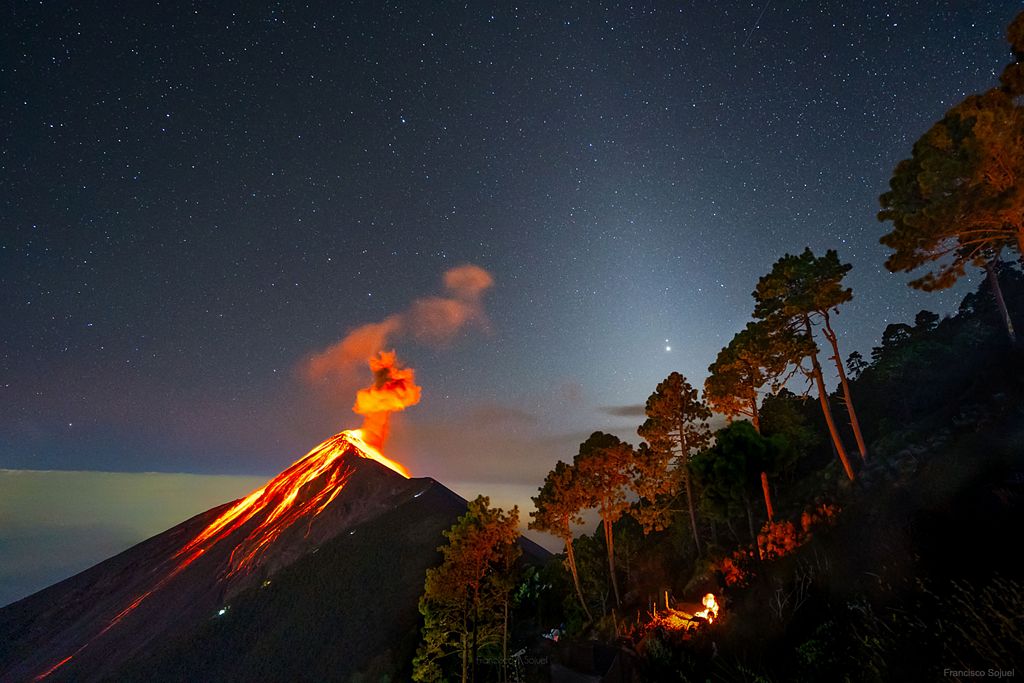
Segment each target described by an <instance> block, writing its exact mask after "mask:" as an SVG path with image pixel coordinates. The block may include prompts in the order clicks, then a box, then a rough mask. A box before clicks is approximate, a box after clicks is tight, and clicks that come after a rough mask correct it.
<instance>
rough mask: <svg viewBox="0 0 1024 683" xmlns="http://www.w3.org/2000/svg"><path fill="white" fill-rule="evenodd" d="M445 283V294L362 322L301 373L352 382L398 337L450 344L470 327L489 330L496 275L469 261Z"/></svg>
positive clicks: (317, 379)
mask: <svg viewBox="0 0 1024 683" xmlns="http://www.w3.org/2000/svg"><path fill="white" fill-rule="evenodd" d="M443 282H444V289H445V291H444V293H443V294H441V295H435V296H427V297H421V298H419V299H416V300H415V301H413V302H412V304H411V305H410V306H409V308H408V309H406V310H405V311H402V312H400V313H395V314H393V315H390V316H388V317H387V318H384V319H383V320H381V321H378V322H373V323H367V324H366V325H361V326H359V327H357V328H355V329H354V330H352V331H351V332H349V333H348V334H347V335H345V337H344V338H343V339H341V340H340V341H338V342H336V343H334V344H332V345H331V346H329V347H327V348H326V349H324V350H323V351H320V352H319V353H315V354H313V355H312V356H310V357H309V358H307V359H306V360H305V361H304V362H303V363H302V366H301V369H300V370H301V374H302V375H303V377H304V378H305V379H306V380H307V381H309V382H311V383H314V384H316V383H321V382H324V381H325V380H328V379H331V378H338V379H342V380H343V381H346V382H352V381H354V379H355V377H356V376H357V375H356V373H357V371H358V369H359V368H360V367H361V366H362V365H363V363H366V362H367V360H368V359H370V358H372V357H374V356H375V355H376V354H377V353H378V352H380V351H383V350H385V349H386V348H387V347H388V346H389V345H390V344H393V343H394V342H395V341H396V340H400V339H412V340H414V341H416V342H418V343H421V344H424V345H426V346H431V347H434V348H444V347H446V346H448V345H449V344H451V342H452V341H453V340H454V339H455V337H456V336H458V334H459V333H460V332H462V331H464V330H466V329H469V328H473V327H475V328H477V329H482V330H486V329H488V325H489V323H488V321H487V315H486V313H485V312H484V307H483V297H484V294H485V293H486V292H487V290H488V289H490V288H491V287H492V286H493V285H494V278H493V277H492V276H491V274H490V273H488V272H487V271H486V270H484V269H483V268H481V267H479V266H475V265H472V264H467V265H463V266H457V267H455V268H451V269H449V270H447V271H445V273H444V276H443Z"/></svg>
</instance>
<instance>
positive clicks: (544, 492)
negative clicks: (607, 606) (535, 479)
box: [530, 461, 594, 621]
mask: <svg viewBox="0 0 1024 683" xmlns="http://www.w3.org/2000/svg"><path fill="white" fill-rule="evenodd" d="M532 500H533V506H534V508H535V509H534V510H533V511H532V512H531V513H530V517H532V518H533V520H532V521H531V522H530V528H531V529H535V530H537V531H544V532H547V533H549V534H553V535H554V536H557V537H558V538H560V539H562V542H563V543H565V563H566V565H568V567H569V573H570V574H571V575H572V583H573V586H574V587H575V588H576V596H577V597H578V598H579V600H580V607H582V608H583V613H584V614H585V615H586V616H587V620H588V621H593V619H594V618H593V616H591V614H590V610H589V609H588V608H587V601H586V599H584V597H583V589H582V588H581V587H580V573H579V568H578V567H577V564H576V555H575V552H574V551H573V544H572V536H573V534H572V525H574V524H583V517H582V516H580V512H582V511H583V509H584V508H586V495H585V494H584V492H583V488H582V487H581V486H580V480H579V477H578V476H577V472H576V468H575V467H574V466H573V465H568V464H566V463H564V462H562V461H559V462H558V464H556V465H555V469H553V470H551V471H550V472H548V475H547V476H546V477H544V484H543V486H541V487H540V490H539V491H538V493H537V495H536V496H535V497H534V498H532Z"/></svg>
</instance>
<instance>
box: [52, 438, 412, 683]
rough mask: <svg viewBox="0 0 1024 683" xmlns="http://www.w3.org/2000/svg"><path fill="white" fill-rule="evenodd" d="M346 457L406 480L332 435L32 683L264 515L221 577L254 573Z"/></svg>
mask: <svg viewBox="0 0 1024 683" xmlns="http://www.w3.org/2000/svg"><path fill="white" fill-rule="evenodd" d="M346 453H350V454H352V455H355V456H359V457H363V458H367V459H369V460H375V461H377V462H379V463H380V464H381V465H384V466H385V467H387V468H389V469H392V470H394V471H395V472H398V473H399V474H401V475H402V476H403V477H405V478H406V479H408V478H409V476H410V475H409V471H408V470H407V469H406V468H405V467H403V466H402V465H401V464H400V463H397V462H395V461H394V460H391V459H390V458H387V457H385V456H384V455H383V454H382V453H381V452H380V451H379V450H377V449H376V448H374V447H372V446H370V445H369V444H368V443H366V441H364V434H363V431H362V430H360V429H353V430H346V431H344V432H341V433H340V434H335V435H334V436H332V437H331V438H330V439H327V440H326V441H324V442H323V443H322V444H320V445H319V446H317V447H316V448H314V449H313V450H311V451H310V452H309V453H307V454H306V455H304V456H303V457H302V458H300V459H299V460H297V461H295V463H293V464H292V465H291V466H290V467H289V468H288V469H286V470H285V471H284V472H282V473H281V474H279V475H277V476H276V477H274V478H273V479H271V480H270V481H269V482H268V483H267V484H266V486H264V487H263V488H260V489H257V490H256V491H253V492H252V493H250V494H249V495H248V496H246V497H245V498H242V499H241V500H239V501H238V502H236V503H235V504H234V505H232V506H231V507H230V508H228V509H227V510H226V511H225V512H223V513H222V514H221V515H220V516H219V517H217V519H215V520H213V521H212V522H210V524H208V525H207V526H206V527H205V528H204V529H203V530H202V531H200V532H199V533H198V534H197V535H196V536H195V537H194V538H193V539H192V540H190V541H189V542H188V543H187V544H185V545H184V546H183V547H182V548H181V549H180V550H178V552H176V553H175V554H174V555H173V557H172V560H173V561H175V565H174V567H173V568H171V570H170V571H169V572H167V573H166V574H164V575H163V576H162V577H161V578H160V580H159V581H157V582H156V583H155V584H154V585H153V587H152V588H150V589H149V590H147V591H145V592H143V593H141V594H140V595H138V596H137V597H136V598H135V599H134V600H132V602H131V603H129V604H128V606H127V607H125V608H124V609H123V610H121V611H120V612H119V613H118V614H117V615H115V616H114V617H113V618H112V619H111V620H110V621H109V622H108V623H107V625H106V626H104V627H103V629H102V630H101V631H100V632H99V633H97V634H96V635H95V636H93V637H92V638H91V639H90V640H89V641H87V642H86V643H85V644H84V645H82V646H81V647H79V648H78V649H77V650H75V651H74V652H73V653H71V654H70V655H69V656H67V657H65V658H64V659H62V660H61V661H59V662H57V663H56V664H54V665H53V666H51V667H50V668H49V669H47V670H46V671H44V672H43V673H41V674H39V675H38V676H36V678H35V680H37V681H40V680H43V679H44V678H47V677H48V676H50V675H51V674H52V673H53V672H54V671H56V670H57V669H59V668H61V667H62V666H64V665H65V664H67V663H68V662H69V661H71V659H72V658H74V657H75V656H76V655H78V654H79V653H80V652H82V650H84V649H85V648H86V647H88V646H89V644H90V643H92V642H93V641H94V640H95V639H96V638H99V637H100V636H102V635H103V634H104V633H106V632H107V631H109V630H110V629H112V628H113V627H114V626H116V625H117V624H119V623H120V622H121V621H122V620H123V619H124V618H125V617H126V616H128V615H129V614H130V613H131V612H133V611H134V610H135V609H136V608H137V607H138V606H139V605H141V604H142V603H143V602H144V601H145V600H146V598H148V597H149V596H150V595H152V594H153V593H154V592H156V591H157V590H159V589H161V588H163V587H164V586H165V585H166V584H167V583H168V582H169V581H170V580H171V579H173V578H174V577H175V576H177V575H178V574H180V573H181V572H182V571H183V570H184V569H185V568H186V567H188V566H189V565H191V564H192V563H193V562H194V561H195V560H196V559H198V558H199V557H200V556H202V555H203V554H204V553H206V552H207V551H208V550H210V549H211V548H212V547H214V546H215V545H217V544H218V543H219V542H221V541H222V540H224V539H225V538H227V537H228V536H230V535H231V534H232V533H234V532H235V531H237V530H238V529H240V528H242V527H243V526H245V525H246V524H247V523H249V522H250V521H251V520H253V518H254V517H256V515H257V514H258V513H262V512H265V513H266V515H265V517H264V518H263V521H261V522H260V523H259V524H258V525H256V527H255V528H253V529H252V530H251V531H249V533H248V534H246V536H245V538H244V539H243V540H242V541H241V542H240V543H238V544H237V545H236V546H235V547H234V549H233V550H232V551H231V556H230V560H229V562H228V567H227V570H226V574H225V576H226V577H230V576H232V575H234V574H237V573H238V572H241V571H249V570H251V569H252V568H254V567H255V566H256V563H257V561H258V560H259V558H260V556H261V555H262V554H263V553H264V552H265V551H266V550H267V548H269V547H270V546H271V545H272V544H273V543H274V541H275V540H277V538H278V537H279V536H280V535H281V534H282V533H283V532H284V531H285V530H286V529H288V528H289V527H291V526H292V525H294V524H295V523H296V522H299V521H300V520H304V521H306V533H307V534H308V533H309V529H310V526H311V525H312V523H313V520H314V519H315V518H316V516H317V515H319V514H320V513H321V512H323V511H324V509H326V508H327V506H328V505H330V504H331V501H333V500H334V499H335V497H337V495H338V494H339V493H340V492H341V490H342V489H343V488H345V485H346V484H347V483H348V479H349V477H351V476H352V473H353V472H354V471H355V469H354V468H353V467H352V466H351V464H349V463H344V462H338V461H339V460H340V459H341V458H342V457H344V456H345V454H346ZM323 476H326V477H327V480H326V481H325V482H324V483H323V485H321V486H314V487H308V488H307V485H308V484H310V483H311V482H313V481H315V480H316V479H317V478H319V477H323Z"/></svg>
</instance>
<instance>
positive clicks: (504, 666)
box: [501, 593, 508, 683]
mask: <svg viewBox="0 0 1024 683" xmlns="http://www.w3.org/2000/svg"><path fill="white" fill-rule="evenodd" d="M502 607H503V608H504V610H505V612H504V615H503V620H502V623H501V683H508V593H506V594H505V600H504V601H503V602H502Z"/></svg>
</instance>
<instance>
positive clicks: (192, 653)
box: [0, 432, 544, 682]
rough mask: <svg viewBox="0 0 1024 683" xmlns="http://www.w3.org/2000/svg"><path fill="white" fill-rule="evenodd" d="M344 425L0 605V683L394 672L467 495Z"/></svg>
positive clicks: (410, 645)
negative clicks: (242, 487)
mask: <svg viewBox="0 0 1024 683" xmlns="http://www.w3.org/2000/svg"><path fill="white" fill-rule="evenodd" d="M346 434H349V433H345V432H343V433H342V434H339V435H337V436H335V437H332V439H329V440H328V441H326V442H324V444H321V446H319V447H317V449H314V450H313V451H311V452H310V453H309V454H308V455H306V456H305V457H304V458H302V459H300V460H299V461H297V462H296V463H295V464H294V465H292V466H291V467H290V468H288V469H287V470H285V471H284V472H282V473H281V475H279V476H278V477H277V478H275V479H274V480H272V481H271V482H269V483H268V485H267V486H266V487H264V488H263V489H260V490H259V491H257V492H254V493H253V494H252V495H250V496H249V497H247V498H245V499H242V500H240V501H236V502H234V503H228V504H226V505H223V506H220V507H217V508H214V509H212V510H209V511H207V512H205V513H202V514H200V515H197V516H195V517H193V518H192V519H190V520H188V521H186V522H184V523H182V524H180V525H178V526H176V527H174V528H172V529H169V530H168V531H165V532H163V533H161V534H159V535H157V536H154V537H153V538H150V539H148V540H146V541H143V542H142V543H140V544H138V545H137V546H134V547H133V548H130V549H128V550H126V551H125V552H123V553H121V554H119V555H117V556H115V557H113V558H111V559H109V560H106V561H105V562H102V563H100V564H98V565H96V566H95V567H92V568H91V569H88V570H86V571H84V572H82V573H81V574H78V575H76V576H73V577H71V578H69V579H67V580H65V581H63V582H61V583H58V584H56V585H54V586H51V587H50V588H47V589H45V590H42V591H40V592H38V593H36V594H34V595H31V596H29V597H27V598H25V599H23V600H20V601H19V602H16V603H14V604H12V605H9V606H7V607H5V608H4V609H2V610H0V681H4V682H7V681H24V680H33V679H36V680H43V679H45V680H48V681H50V680H52V681H102V680H117V681H124V680H146V681H154V680H156V681H196V680H218V681H222V680H234V681H253V680H260V681H300V680H310V681H312V680H318V681H323V680H342V681H344V680H380V679H381V678H382V677H390V679H391V680H405V679H407V678H408V674H409V662H410V661H411V659H412V654H413V652H414V651H415V647H416V644H417V642H418V639H419V633H418V625H419V615H418V611H417V600H418V598H419V595H420V593H421V592H422V590H423V580H424V574H425V572H426V569H427V568H428V567H430V566H433V565H435V564H437V563H438V562H439V561H440V553H438V552H437V547H438V546H439V545H441V544H442V543H443V542H444V537H443V535H442V532H443V531H444V530H446V529H448V528H450V527H451V525H452V524H453V523H454V522H455V520H456V519H457V518H458V516H459V515H461V514H462V513H463V512H465V510H466V501H465V500H464V499H462V498H461V497H459V496H458V495H456V494H455V493H453V492H452V491H450V490H448V489H447V488H445V487H444V486H442V485H441V484H439V483H437V482H436V481H434V480H432V479H406V478H405V477H404V476H402V475H401V474H399V473H397V472H395V471H392V469H388V467H386V466H385V465H382V464H380V463H379V462H377V461H375V460H373V459H370V457H371V456H368V455H366V453H365V451H363V450H362V448H360V446H364V447H365V444H361V442H360V441H359V440H358V439H349V438H347V437H346ZM258 494H259V495H258ZM524 544H526V545H527V546H528V547H527V548H526V550H527V553H526V555H527V556H531V555H532V556H533V557H535V558H539V557H541V556H542V555H543V554H544V551H543V550H541V549H539V547H537V546H535V544H533V543H530V542H528V541H524Z"/></svg>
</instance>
